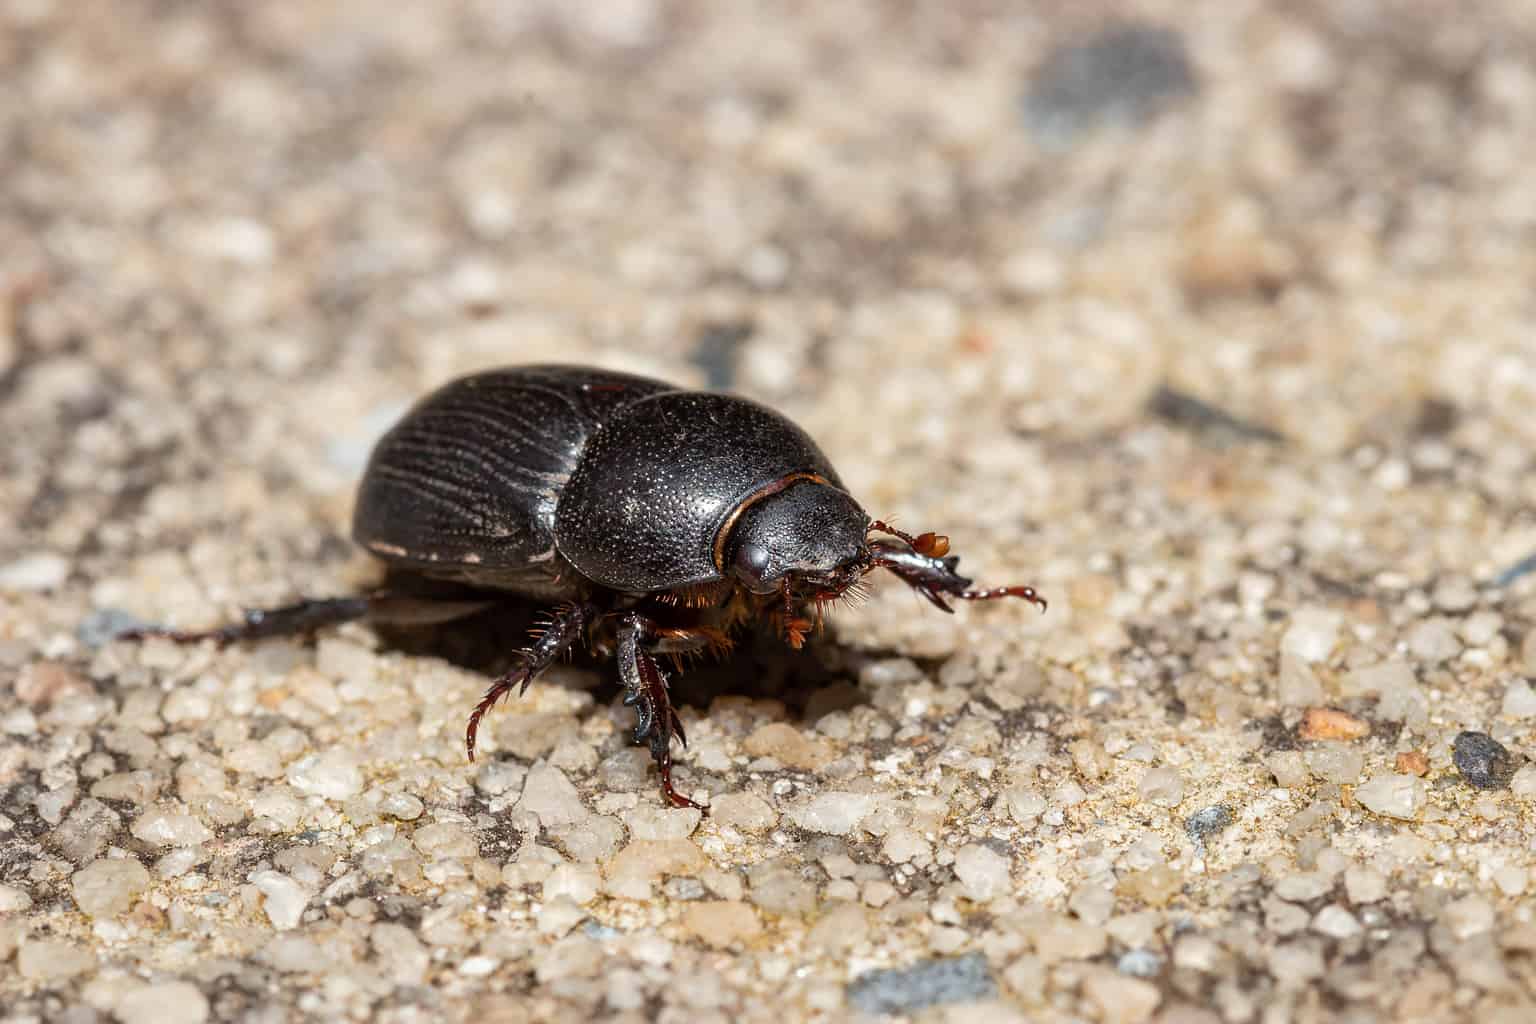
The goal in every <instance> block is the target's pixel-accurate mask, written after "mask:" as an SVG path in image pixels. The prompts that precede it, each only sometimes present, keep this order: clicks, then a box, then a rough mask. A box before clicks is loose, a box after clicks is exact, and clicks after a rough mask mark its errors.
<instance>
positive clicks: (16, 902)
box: [0, 885, 32, 914]
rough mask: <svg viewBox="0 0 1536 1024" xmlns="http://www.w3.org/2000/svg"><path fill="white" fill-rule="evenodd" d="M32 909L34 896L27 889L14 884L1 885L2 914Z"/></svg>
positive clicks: (0, 902) (0, 910)
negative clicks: (29, 894)
mask: <svg viewBox="0 0 1536 1024" xmlns="http://www.w3.org/2000/svg"><path fill="white" fill-rule="evenodd" d="M31 909H32V897H31V896H28V895H27V892H26V890H25V889H18V888H17V887H16V886H14V885H0V914H19V913H21V912H22V911H24V910H31Z"/></svg>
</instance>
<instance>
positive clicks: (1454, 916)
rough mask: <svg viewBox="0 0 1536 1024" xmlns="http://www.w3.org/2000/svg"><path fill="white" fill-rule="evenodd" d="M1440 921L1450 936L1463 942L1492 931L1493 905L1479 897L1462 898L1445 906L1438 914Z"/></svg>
mask: <svg viewBox="0 0 1536 1024" xmlns="http://www.w3.org/2000/svg"><path fill="white" fill-rule="evenodd" d="M1440 920H1441V922H1443V923H1444V924H1445V926H1446V927H1447V928H1449V929H1450V930H1451V934H1452V935H1455V936H1456V938H1457V939H1460V940H1463V941H1465V940H1467V939H1470V938H1471V937H1472V936H1474V935H1481V934H1482V933H1483V932H1486V931H1492V930H1493V926H1494V922H1495V915H1494V911H1493V904H1491V903H1489V902H1488V901H1487V900H1485V899H1483V898H1482V897H1481V896H1464V897H1462V898H1461V899H1459V900H1455V901H1454V902H1451V903H1448V904H1446V906H1445V909H1444V910H1442V911H1441V912H1440Z"/></svg>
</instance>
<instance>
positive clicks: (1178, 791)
mask: <svg viewBox="0 0 1536 1024" xmlns="http://www.w3.org/2000/svg"><path fill="white" fill-rule="evenodd" d="M1137 789H1138V791H1139V792H1140V793H1141V798H1142V799H1143V800H1145V801H1147V802H1148V803H1154V804H1157V805H1158V806H1160V807H1177V806H1179V804H1180V803H1181V802H1182V801H1183V799H1184V780H1183V779H1181V778H1180V777H1179V773H1178V772H1176V771H1174V770H1173V769H1172V768H1168V767H1157V768H1148V769H1147V771H1146V774H1145V775H1143V776H1142V777H1141V783H1140V785H1139V786H1138V787H1137Z"/></svg>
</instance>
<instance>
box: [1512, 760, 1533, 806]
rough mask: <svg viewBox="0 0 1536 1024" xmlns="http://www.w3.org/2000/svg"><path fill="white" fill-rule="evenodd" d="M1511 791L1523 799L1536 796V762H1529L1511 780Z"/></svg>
mask: <svg viewBox="0 0 1536 1024" xmlns="http://www.w3.org/2000/svg"><path fill="white" fill-rule="evenodd" d="M1509 791H1510V792H1511V793H1513V794H1515V796H1518V797H1520V798H1521V799H1522V800H1530V799H1532V798H1536V764H1528V765H1525V766H1524V767H1522V768H1521V769H1520V770H1519V771H1517V772H1515V777H1514V778H1512V779H1510V780H1509Z"/></svg>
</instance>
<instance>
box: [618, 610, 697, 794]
mask: <svg viewBox="0 0 1536 1024" xmlns="http://www.w3.org/2000/svg"><path fill="white" fill-rule="evenodd" d="M674 632H675V631H674ZM670 639H671V640H672V641H673V642H674V643H676V642H677V641H679V640H681V639H682V637H681V636H678V635H674V636H672V637H671V638H670ZM657 642H658V630H657V628H656V625H655V624H654V623H653V622H651V620H650V619H648V618H646V617H645V616H644V615H641V614H640V613H638V612H628V613H626V614H625V615H624V616H623V617H622V618H620V620H619V628H618V652H617V653H618V659H619V677H620V678H621V679H622V680H623V681H624V689H625V691H626V692H625V694H624V703H625V704H626V705H627V706H629V707H632V708H634V709H635V714H636V715H637V716H638V719H639V720H638V722H637V723H636V725H635V742H637V743H647V744H648V745H649V746H650V748H651V757H652V759H654V760H655V762H656V768H657V770H658V771H659V772H660V773H661V792H662V795H663V796H665V797H666V798H667V802H668V803H670V804H671V805H672V806H673V807H696V808H698V809H699V810H701V811H703V810H706V808H705V807H704V806H703V805H702V804H699V803H695V802H694V801H692V800H690V799H688V798H687V797H686V796H683V794H681V793H679V792H678V791H677V790H676V789H675V788H674V787H673V785H672V737H673V735H674V734H675V735H676V736H677V738H678V739H679V740H681V741H682V743H683V745H684V746H687V745H688V737H687V735H686V734H685V733H684V732H683V723H682V720H681V719H679V718H678V717H677V711H676V710H675V709H674V708H673V707H672V698H671V695H670V694H669V693H668V692H667V677H666V675H665V674H664V673H663V672H662V671H661V668H660V666H658V665H657V664H656V659H655V658H654V657H652V656H651V649H652V648H653V647H654V645H655V644H656V643H657Z"/></svg>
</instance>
